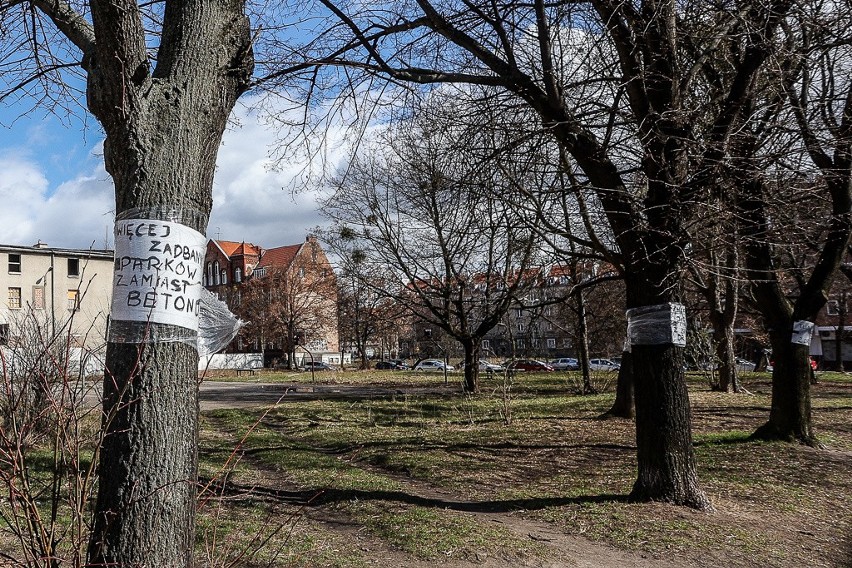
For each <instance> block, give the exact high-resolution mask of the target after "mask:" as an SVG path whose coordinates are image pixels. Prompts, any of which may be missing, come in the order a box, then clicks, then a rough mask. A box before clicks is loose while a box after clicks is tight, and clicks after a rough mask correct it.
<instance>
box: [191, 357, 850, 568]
mask: <svg viewBox="0 0 852 568" xmlns="http://www.w3.org/2000/svg"><path fill="white" fill-rule="evenodd" d="M279 375H280V376H279ZM279 375H274V376H272V375H271V376H266V375H262V376H261V377H260V379H259V380H261V381H269V382H276V381H277V382H294V383H298V382H307V381H308V380H309V378H310V376H311V375H310V373H291V374H286V373H281V374H279ZM742 379H743V382H744V384H745V386H746V388H747V389H748V390H749V391H750V392H751V393H752V394H750V395H730V394H721V393H713V392H709V391H708V390H707V388H706V386H705V384H704V382H703V380H702V379H701V377H699V376H690V377H689V379H688V380H689V381H690V397H691V401H692V405H693V419H694V446H695V451H696V456H697V461H698V466H699V479H700V481H701V484H702V486H703V487H704V489H705V491H706V492H707V493H708V495H709V497H710V498H711V500H712V502H713V504H714V506H715V508H716V511H715V512H714V513H698V512H695V511H691V510H688V509H684V508H681V507H673V506H670V505H666V504H662V503H650V504H634V503H628V502H627V500H626V496H627V495H628V494H629V492H630V489H631V486H632V483H633V481H634V477H635V470H636V463H635V459H636V458H635V454H636V449H635V441H634V426H633V423H632V422H631V421H626V420H606V421H602V420H598V418H597V417H598V415H600V414H601V413H602V412H604V411H605V410H607V409H608V408H609V405H610V404H611V403H612V394H611V393H606V394H601V395H594V396H578V395H576V394H573V393H574V391H575V388H576V383H577V379H576V377H575V376H573V375H571V374H565V373H550V374H526V375H519V376H518V377H516V378H515V380H514V381H513V382H512V384H511V385H510V387H511V388H509V389H508V390H507V389H506V386H507V385H505V384H503V382H502V380H498V379H496V378H495V379H493V380H491V381H488V380H486V381H485V382H484V383H483V388H482V394H480V395H477V396H474V397H471V396H466V395H463V394H447V393H441V392H436V393H434V394H422V393H420V392H419V391H418V394H416V395H415V394H405V393H406V388H407V387H415V386H416V387H423V386H428V385H434V386H436V387H437V386H440V385H442V384H443V376H435V375H418V374H414V373H411V372H386V371H382V372H363V373H359V372H351V371H346V372H336V373H322V374H320V373H318V374H317V376H316V377H315V380H317V381H318V382H326V383H334V384H348V385H365V386H375V385H383V386H396V387H398V389H399V394H396V395H393V396H388V397H382V398H377V397H372V396H357V393H356V394H354V395H353V396H351V397H344V398H336V399H334V400H295V399H294V400H293V401H286V402H283V403H281V404H279V405H278V406H277V407H274V408H271V409H269V408H257V409H243V410H217V411H210V412H206V413H204V414H203V416H202V435H201V448H200V460H201V476H202V478H203V480H205V481H207V480H212V481H211V482H210V484H209V486H208V489H207V491H206V492H204V493H203V494H202V497H201V500H200V512H201V528H202V530H200V531H199V550H200V551H201V552H200V554H201V556H202V557H204V558H208V559H210V560H209V562H207V564H209V565H214V564H215V565H225V564H226V563H227V559H229V558H238V559H239V565H246V566H251V565H257V566H261V565H272V566H306V567H307V566H341V567H343V566H369V565H375V564H377V563H381V564H390V565H404V566H421V565H422V566H431V565H435V564H444V565H447V566H452V565H456V566H463V565H464V566H468V565H470V566H475V565H487V566H502V565H519V566H539V565H543V564H544V565H554V564H552V563H553V562H556V561H563V560H564V561H565V562H566V564H565V565H566V566H568V565H571V564H570V561H569V559H566V558H565V557H564V556H565V555H566V554H567V552H566V550H568V549H570V550H573V551H574V553H576V550H577V549H576V546H578V545H577V544H576V542H580V543H586V544H585V545H583V546H586V549H582V550H585V552H586V553H588V554H596V553H601V551H602V550H603V551H608V550H615V551H616V552H615V553H614V554H618V553H619V552H618V551H621V552H622V553H623V554H625V555H634V556H635V557H636V558H648V559H651V560H649V561H648V562H651V561H653V562H656V563H661V564H660V565H671V566H743V567H745V566H845V565H848V564H846V563H847V562H848V561H849V558H850V553H852V548H850V540H849V537H850V530H852V476H850V472H852V420H850V418H852V381H850V380H849V378H848V377H847V376H845V375H840V374H832V373H821V374H820V382H819V384H817V385H814V386H813V390H812V395H813V406H814V423H815V428H816V431H817V433H818V435H819V436H820V439H821V441H822V442H823V443H824V444H825V446H826V448H825V449H821V450H816V449H812V448H806V447H801V446H796V445H790V444H782V443H760V442H752V441H749V440H748V435H749V433H750V432H752V431H753V430H754V429H755V428H757V427H758V426H759V425H760V424H762V422H763V421H765V419H766V417H767V416H768V411H769V404H770V400H769V393H770V381H769V376H768V375H766V374H746V375H745V376H743V377H742ZM217 380H218V379H217ZM451 381H455V382H456V384H458V382H459V381H460V378H459V376H458V375H456V376H453V377H451ZM598 383H599V384H603V383H607V384H611V383H612V380H611V377H610V378H607V377H606V376H601V377H599V378H598ZM285 400H286V399H285ZM235 448H236V449H235ZM542 535H544V536H542ZM575 537H582V538H581V539H580V540H579V541H578V540H577V539H576V538H575ZM565 539H574V540H573V541H571V542H573V543H574V544H570V543H568V544H566V540H565ZM569 544H570V546H569ZM572 547H573V548H572ZM600 547H604V548H600ZM614 558H616V560H613V561H612V562H609V565H613V566H615V565H619V564H620V562H619V561H618V557H617V556H616V557H614ZM623 558H629V556H625V557H622V560H623ZM489 562H490V563H491V564H489ZM548 563H550V564H548ZM555 565H559V564H555ZM601 565H607V563H606V561H605V559H604V558H603V557H601ZM648 565H653V564H648Z"/></svg>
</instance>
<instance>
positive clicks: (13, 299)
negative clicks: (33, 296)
mask: <svg viewBox="0 0 852 568" xmlns="http://www.w3.org/2000/svg"><path fill="white" fill-rule="evenodd" d="M8 306H9V309H11V310H20V309H21V289H20V288H9V303H8Z"/></svg>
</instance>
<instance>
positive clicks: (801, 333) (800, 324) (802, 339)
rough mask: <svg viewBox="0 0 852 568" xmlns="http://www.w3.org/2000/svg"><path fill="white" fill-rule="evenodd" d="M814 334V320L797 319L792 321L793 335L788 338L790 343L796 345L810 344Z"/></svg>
mask: <svg viewBox="0 0 852 568" xmlns="http://www.w3.org/2000/svg"><path fill="white" fill-rule="evenodd" d="M813 334H814V322H812V321H807V320H799V321H795V322H793V335H792V337H791V338H790V343H794V344H796V345H810V344H811V338H812V337H813Z"/></svg>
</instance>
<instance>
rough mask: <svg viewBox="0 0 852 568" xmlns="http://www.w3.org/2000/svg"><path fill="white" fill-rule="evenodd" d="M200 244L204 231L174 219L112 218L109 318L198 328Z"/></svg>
mask: <svg viewBox="0 0 852 568" xmlns="http://www.w3.org/2000/svg"><path fill="white" fill-rule="evenodd" d="M206 246H207V239H206V238H205V237H204V235H202V234H201V233H199V232H198V231H195V230H193V229H191V228H189V227H187V226H185V225H181V224H179V223H172V222H169V221H156V220H153V219H127V220H124V221H118V222H116V224H115V269H114V272H113V274H114V280H113V286H112V306H111V309H110V317H111V318H112V319H113V320H116V321H138V322H153V323H164V324H171V325H177V326H180V327H185V328H188V329H192V330H194V331H198V314H199V309H200V304H201V291H202V286H201V275H202V274H203V265H204V255H205V252H206Z"/></svg>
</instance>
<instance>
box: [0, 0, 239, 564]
mask: <svg viewBox="0 0 852 568" xmlns="http://www.w3.org/2000/svg"><path fill="white" fill-rule="evenodd" d="M78 9H79V10H78ZM0 18H2V29H3V46H4V49H3V51H2V59H0V68H2V70H3V82H4V86H5V87H4V94H5V95H8V94H9V93H18V94H20V95H21V96H27V95H28V94H29V93H30V92H34V91H36V92H38V93H42V94H44V93H47V94H48V97H47V99H45V100H46V101H48V102H50V101H64V102H65V104H69V105H70V104H73V103H70V102H69V101H68V100H67V99H62V98H61V97H62V96H64V95H67V94H71V95H73V94H74V93H73V92H72V93H69V91H71V90H73V85H75V83H74V79H73V78H72V79H69V75H68V73H65V74H63V71H66V72H70V73H72V74H74V73H76V74H78V75H80V74H81V75H82V76H83V77H84V78H85V81H86V83H85V89H86V105H87V107H88V110H89V111H90V112H91V113H92V115H94V116H95V117H96V118H97V119H98V121H99V123H100V124H101V126H102V127H103V130H104V132H105V134H106V140H105V142H104V160H105V163H106V170H107V171H108V172H109V173H110V175H111V176H112V179H113V182H114V184H115V201H116V215H117V217H118V218H119V219H148V220H167V221H172V222H176V223H179V224H181V225H184V226H187V227H189V228H190V229H192V230H194V231H197V232H198V233H201V234H202V235H203V233H204V231H205V229H206V225H207V219H208V216H209V213H210V208H211V205H212V191H211V188H212V183H213V173H214V169H215V161H216V153H217V150H218V145H219V143H220V140H221V136H222V133H223V131H224V129H225V126H226V124H227V120H228V116H229V115H230V113H231V110H232V108H233V106H234V104H235V102H236V100H237V97H239V96H240V94H241V93H243V92H244V91H245V90H246V89H247V88H248V86H249V80H250V78H251V75H252V70H253V65H254V60H253V53H252V44H251V32H250V29H249V22H248V19H247V17H246V14H245V3H244V2H243V1H242V0H214V1H210V2H203V3H195V2H173V1H167V2H164V3H160V2H154V3H143V4H142V5H141V6H140V4H139V3H137V2H135V1H129V0H110V1H101V0H92V1H89V2H82V1H81V2H73V3H71V2H66V1H65V0H24V1H17V0H16V1H9V0H4V1H3V2H2V3H0ZM76 84H79V83H76ZM38 85H41V86H43V87H44V88H45V89H44V90H41V91H39V90H38V89H37V88H36V87H37V86H38ZM198 278H199V282H198V283H199V284H200V273H199V274H198ZM116 321H117V320H116V319H115V318H114V319H113V320H112V325H113V326H115V324H116ZM172 327H173V326H172ZM135 331H136V332H137V335H141V336H145V337H147V338H156V337H164V336H175V335H186V334H184V333H183V332H181V331H180V330H175V329H172V328H171V327H170V326H169V325H167V324H160V323H151V324H150V326H146V325H144V324H143V325H142V328H141V329H139V328H138V326H137V329H136V330H135ZM197 363H198V354H197V352H196V350H195V349H194V348H193V347H192V345H190V344H188V343H187V342H182V341H158V340H145V339H143V340H142V341H141V342H130V343H123V342H117V341H111V342H110V343H109V345H108V348H107V362H106V365H107V368H108V373H107V375H106V377H105V379H104V409H105V412H106V414H111V413H112V409H118V411H117V413H116V416H115V419H114V420H112V421H110V422H108V423H106V422H105V427H107V428H108V433H107V435H106V437H105V439H104V442H103V447H102V450H103V451H102V452H101V454H100V458H101V461H100V464H99V466H98V472H99V479H100V482H99V485H98V495H97V504H96V514H95V520H94V529H93V533H92V534H93V536H92V539H91V543H90V547H89V561H90V562H91V563H92V564H98V565H121V566H132V565H142V564H146V565H158V566H190V565H192V563H193V544H194V542H195V525H194V518H195V514H194V512H195V480H196V470H197V463H196V438H197V414H198V405H197V388H198V387H197V379H196V373H197Z"/></svg>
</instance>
